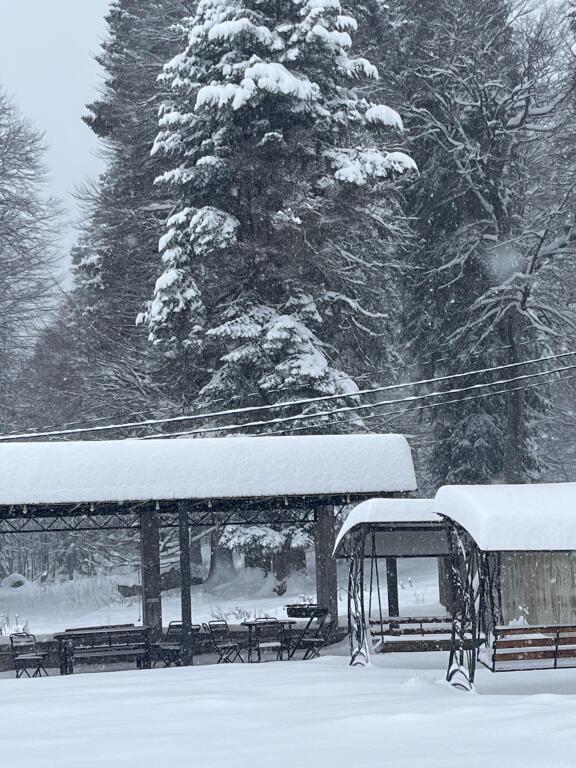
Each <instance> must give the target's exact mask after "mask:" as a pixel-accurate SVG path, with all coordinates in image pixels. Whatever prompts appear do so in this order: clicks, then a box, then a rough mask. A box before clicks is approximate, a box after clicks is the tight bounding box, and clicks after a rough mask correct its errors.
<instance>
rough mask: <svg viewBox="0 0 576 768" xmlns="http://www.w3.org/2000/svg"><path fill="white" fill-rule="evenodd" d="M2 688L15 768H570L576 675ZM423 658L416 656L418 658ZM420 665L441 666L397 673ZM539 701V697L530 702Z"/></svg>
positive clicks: (343, 672) (104, 678)
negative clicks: (459, 681) (468, 689)
mask: <svg viewBox="0 0 576 768" xmlns="http://www.w3.org/2000/svg"><path fill="white" fill-rule="evenodd" d="M407 656H408V655H407V654H406V655H401V654H398V655H397V657H396V658H392V657H388V659H386V663H393V664H395V665H396V668H388V669H387V668H382V667H380V666H379V664H380V663H381V662H382V661H383V660H382V659H378V660H377V663H378V666H371V667H368V668H366V669H361V668H351V667H349V666H348V660H347V659H346V658H344V657H335V656H332V657H324V658H323V659H321V660H320V661H314V662H285V661H284V662H276V663H265V664H251V665H248V664H235V665H221V666H209V667H207V666H202V667H192V668H187V669H166V670H164V669H156V670H150V671H142V672H136V671H134V672H116V673H105V674H97V675H74V676H72V677H52V678H43V679H40V680H5V679H2V680H0V695H1V698H2V716H1V717H0V744H1V745H2V762H3V764H5V765H7V766H16V765H17V766H18V767H19V768H40V766H41V768H85V767H88V766H94V768H102V766H106V768H113V767H114V766H122V767H123V768H125V767H126V766H138V768H157V766H159V765H170V764H172V763H176V762H178V763H182V764H185V765H188V764H190V765H202V766H207V768H230V766H234V768H268V766H275V768H294V767H295V766H302V768H309V767H311V766H316V767H317V768H324V767H325V766H326V767H327V766H330V768H369V767H370V766H381V765H382V766H383V765H390V766H394V767H395V768H440V767H441V768H462V766H466V767H467V768H486V766H487V765H494V766H497V765H505V766H506V768H572V767H573V765H574V740H575V737H576V725H575V723H576V670H564V671H561V672H555V671H549V672H530V673H512V674H509V675H499V676H498V675H491V674H490V673H489V672H487V671H485V670H481V671H480V673H479V676H478V693H477V694H467V693H462V692H459V691H456V690H455V689H453V688H451V687H450V686H448V685H446V684H445V683H443V682H441V679H442V676H443V669H442V668H441V667H442V666H443V664H444V663H445V656H444V654H438V653H431V654H425V655H424V654H416V655H414V654H412V657H411V658H410V659H407ZM416 657H418V658H416ZM418 659H420V660H421V662H422V663H423V664H427V665H428V666H432V667H435V668H431V669H420V670H414V669H413V668H412V669H410V668H401V666H400V667H399V666H398V665H402V664H407V663H409V664H415V663H417V662H418ZM536 692H540V694H539V695H531V694H534V693H536Z"/></svg>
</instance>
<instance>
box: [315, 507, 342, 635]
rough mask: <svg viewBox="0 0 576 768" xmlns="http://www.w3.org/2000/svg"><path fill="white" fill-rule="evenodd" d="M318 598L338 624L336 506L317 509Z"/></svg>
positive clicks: (320, 604) (319, 603)
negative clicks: (335, 554)
mask: <svg viewBox="0 0 576 768" xmlns="http://www.w3.org/2000/svg"><path fill="white" fill-rule="evenodd" d="M315 534H316V535H315V549H316V599H317V602H318V605H319V606H321V607H322V608H328V611H329V612H330V616H331V617H332V619H333V621H334V626H337V624H338V579H337V572H336V558H335V557H334V556H333V554H332V553H333V551H334V544H335V542H336V530H335V525H334V508H333V507H331V506H328V507H323V508H320V509H317V510H316V527H315Z"/></svg>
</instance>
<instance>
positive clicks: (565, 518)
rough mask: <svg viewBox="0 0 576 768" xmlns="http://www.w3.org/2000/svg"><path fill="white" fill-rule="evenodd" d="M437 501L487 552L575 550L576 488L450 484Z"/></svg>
mask: <svg viewBox="0 0 576 768" xmlns="http://www.w3.org/2000/svg"><path fill="white" fill-rule="evenodd" d="M435 501H436V510H437V512H438V513H440V514H441V515H445V516H446V517H448V518H450V519H451V520H453V521H454V522H456V523H458V524H459V525H460V526H462V528H464V529H465V530H466V531H467V532H468V533H469V534H470V535H471V536H472V538H473V539H474V541H475V542H476V543H477V544H478V546H479V547H480V549H482V550H484V551H487V552H489V551H491V552H506V551H532V552H547V551H568V550H576V483H550V484H546V483H542V484H531V485H459V486H456V485H447V486H444V487H443V488H440V489H439V491H438V493H437V494H436V499H435Z"/></svg>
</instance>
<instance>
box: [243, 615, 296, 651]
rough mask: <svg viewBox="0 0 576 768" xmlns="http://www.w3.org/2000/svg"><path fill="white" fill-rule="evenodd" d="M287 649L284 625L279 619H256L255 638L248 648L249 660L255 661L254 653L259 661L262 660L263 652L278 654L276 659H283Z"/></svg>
mask: <svg viewBox="0 0 576 768" xmlns="http://www.w3.org/2000/svg"><path fill="white" fill-rule="evenodd" d="M285 649H287V648H286V642H285V640H284V626H283V625H282V624H280V623H279V622H278V619H274V618H271V619H256V621H255V623H254V626H253V640H252V643H251V645H250V647H249V648H248V661H253V658H254V653H256V661H258V662H260V661H262V654H263V653H273V654H276V661H282V658H283V653H284V650H285Z"/></svg>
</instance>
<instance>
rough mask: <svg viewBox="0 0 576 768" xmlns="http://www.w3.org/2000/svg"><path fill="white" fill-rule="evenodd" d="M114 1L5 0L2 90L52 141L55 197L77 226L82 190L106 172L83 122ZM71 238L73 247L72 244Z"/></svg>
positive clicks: (1, 9)
mask: <svg viewBox="0 0 576 768" xmlns="http://www.w3.org/2000/svg"><path fill="white" fill-rule="evenodd" d="M109 4H110V0H0V20H1V22H0V84H1V85H3V86H4V87H5V88H6V89H7V90H8V92H9V93H10V94H11V95H12V96H13V98H14V100H15V101H16V103H17V105H18V107H19V108H20V110H21V111H22V112H23V113H24V114H25V115H27V116H28V117H29V118H30V119H31V120H32V122H33V123H34V124H35V126H36V127H37V128H38V129H39V130H41V131H43V132H44V133H45V140H46V144H47V145H48V155H47V157H46V162H47V165H48V168H49V171H50V182H51V186H52V188H53V190H54V193H55V194H56V195H57V196H58V197H60V198H61V199H62V200H63V202H64V203H65V205H66V208H67V210H68V211H69V212H70V217H71V219H75V218H77V212H76V205H75V202H74V199H73V197H72V196H73V192H74V187H75V185H78V184H80V183H82V182H83V181H85V180H86V179H88V178H91V177H94V176H96V175H97V174H98V172H99V171H100V170H101V168H102V163H101V161H100V160H98V159H97V157H96V156H95V150H96V147H97V142H96V139H95V137H94V136H93V135H92V133H91V131H90V130H89V129H88V128H87V127H86V126H85V125H84V123H83V122H82V121H81V117H82V114H83V113H84V112H85V109H84V105H85V104H87V103H89V102H90V101H91V100H92V99H93V98H94V96H95V95H96V93H97V85H98V82H99V80H100V79H101V75H100V72H99V67H98V65H97V64H96V62H95V61H94V58H93V57H94V54H95V53H96V52H97V51H98V48H99V45H100V43H101V41H102V39H103V37H104V34H105V31H106V26H105V23H104V15H105V14H106V10H107V8H108V5H109ZM73 239H74V238H73V235H72V233H70V232H69V233H68V235H67V237H66V243H65V244H66V245H67V246H69V244H70V242H71V241H73Z"/></svg>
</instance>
